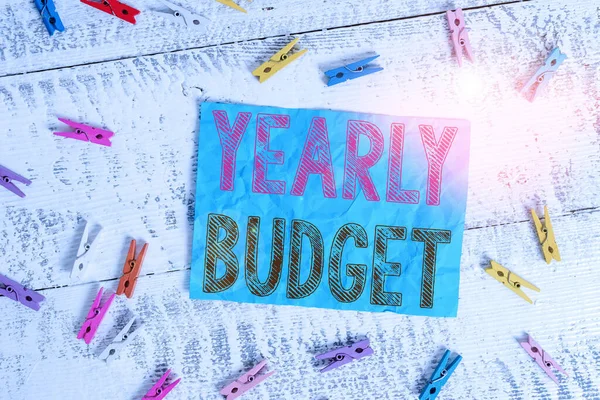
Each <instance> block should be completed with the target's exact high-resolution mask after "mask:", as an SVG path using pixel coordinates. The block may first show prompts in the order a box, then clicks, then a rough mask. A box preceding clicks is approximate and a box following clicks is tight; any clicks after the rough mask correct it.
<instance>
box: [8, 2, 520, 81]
mask: <svg viewBox="0 0 600 400" xmlns="http://www.w3.org/2000/svg"><path fill="white" fill-rule="evenodd" d="M238 1H239V2H240V5H242V6H243V7H244V8H246V9H247V10H248V14H243V13H240V12H238V11H235V10H233V9H231V8H228V7H226V6H224V5H222V4H220V3H217V2H216V1H214V0H202V1H196V2H193V1H189V0H188V1H183V2H180V4H181V5H182V6H184V7H185V8H186V9H188V10H190V11H192V12H195V13H198V14H200V15H203V16H205V17H207V18H209V19H210V20H211V23H210V25H209V26H208V28H207V31H206V33H202V32H194V31H188V30H187V29H186V28H185V27H183V26H179V25H177V24H174V23H172V22H169V21H168V20H167V19H165V18H163V17H161V16H160V14H158V13H156V12H155V11H157V10H161V11H162V10H165V9H166V8H165V7H164V6H163V5H162V3H161V2H160V1H158V0H150V1H148V0H145V1H143V2H140V1H130V2H127V1H124V3H126V4H129V5H131V6H134V7H136V8H137V9H139V10H140V11H142V14H140V15H139V16H138V17H137V21H138V22H137V24H136V25H131V24H129V23H126V22H123V21H121V20H120V19H118V18H115V17H112V16H110V15H109V14H106V13H103V12H101V11H98V10H95V9H94V8H92V7H89V6H87V5H85V4H82V3H80V2H79V1H76V0H69V1H67V0H56V1H55V4H56V6H57V9H58V12H59V15H60V16H61V19H62V21H63V23H64V25H65V27H66V30H65V32H63V33H60V32H59V33H57V34H55V35H54V36H53V37H49V36H48V33H47V31H46V28H45V27H44V25H43V24H42V21H41V18H40V16H39V13H38V11H37V9H36V8H35V5H34V4H33V2H31V1H29V0H17V1H14V2H3V5H0V15H2V18H0V76H4V75H11V74H16V73H23V72H31V71H40V70H44V69H49V68H59V67H68V66H72V65H79V64H86V63H92V62H99V61H106V60H116V59H121V58H124V57H137V56H142V55H147V54H158V53H164V52H170V51H176V50H182V49H189V48H199V47H206V46H213V45H219V44H222V43H233V42H238V41H244V40H249V39H257V38H265V37H273V36H280V35H286V34H290V33H293V32H309V31H315V30H321V29H331V28H336V27H341V26H348V25H356V24H363V23H370V22H375V21H385V20H391V19H398V18H407V17H414V16H419V15H423V14H431V13H440V12H443V11H445V10H447V9H448V8H449V7H452V6H454V7H463V8H471V7H481V6H485V5H490V4H501V3H511V2H514V1H510V0H459V1H452V2H448V1H447V0H428V1H419V2H415V1H411V0H394V1H388V0H374V1H356V0H353V1H323V0H269V1H264V0H256V1H254V2H252V3H249V2H246V1H245V0H238ZM175 3H177V2H175Z"/></svg>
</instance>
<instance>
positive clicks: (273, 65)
mask: <svg viewBox="0 0 600 400" xmlns="http://www.w3.org/2000/svg"><path fill="white" fill-rule="evenodd" d="M298 40H300V38H296V39H294V40H292V41H291V42H290V43H288V44H287V45H286V46H285V47H284V48H283V49H281V50H279V51H278V52H277V53H275V54H274V55H273V56H272V57H271V58H270V59H269V61H266V62H264V63H263V64H262V65H261V66H260V67H258V68H256V69H255V70H254V71H252V75H254V76H257V77H258V81H259V82H260V83H263V82H264V81H266V80H267V79H269V78H270V77H271V76H273V75H274V74H275V73H277V72H278V71H280V70H281V69H282V68H284V67H285V66H287V65H289V64H290V63H291V62H293V61H295V60H297V59H298V58H300V57H301V56H302V55H303V54H304V53H306V52H307V51H308V50H306V49H304V50H300V51H298V52H296V53H294V54H292V55H290V54H289V53H290V51H292V48H293V47H294V46H295V45H296V43H298Z"/></svg>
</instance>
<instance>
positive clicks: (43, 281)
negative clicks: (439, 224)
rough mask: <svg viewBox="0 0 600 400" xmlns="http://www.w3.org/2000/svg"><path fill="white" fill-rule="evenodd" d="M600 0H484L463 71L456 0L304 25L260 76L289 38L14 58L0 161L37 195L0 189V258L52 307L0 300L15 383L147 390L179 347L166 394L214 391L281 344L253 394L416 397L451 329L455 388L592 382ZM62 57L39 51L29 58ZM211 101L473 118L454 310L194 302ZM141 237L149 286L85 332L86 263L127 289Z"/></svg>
mask: <svg viewBox="0 0 600 400" xmlns="http://www.w3.org/2000/svg"><path fill="white" fill-rule="evenodd" d="M257 2H258V0H255V3H254V4H256V3H257ZM291 3H292V4H295V3H294V2H291ZM386 4H387V3H386ZM10 7H13V6H10ZM74 8H75V7H74ZM598 13H599V11H598V7H597V5H596V4H595V2H594V1H591V0H587V1H579V2H575V1H552V2H529V3H524V4H514V5H510V6H502V7H491V8H482V9H478V10H474V11H471V12H469V13H467V18H468V26H469V27H470V28H471V32H470V37H471V41H472V43H473V47H474V49H475V52H476V53H475V54H476V57H477V63H476V64H468V63H467V64H466V65H464V66H463V68H462V69H459V68H458V66H457V63H456V60H455V58H454V55H453V51H452V48H451V45H450V42H449V39H448V31H447V26H446V22H445V17H444V16H443V15H431V16H427V17H423V18H415V19H406V20H399V21H392V22H385V23H377V24H369V25H364V26H356V27H348V28H343V29H336V30H328V31H324V32H322V31H316V32H312V33H309V34H306V35H303V37H302V40H301V41H300V45H301V48H307V49H309V52H308V54H306V55H305V56H304V57H303V58H302V59H300V60H299V61H297V62H295V63H294V64H292V66H290V67H288V68H286V69H285V70H284V71H282V72H280V73H279V74H278V75H276V76H275V77H273V78H271V79H270V80H269V81H267V82H266V83H264V84H258V82H257V81H256V80H255V78H254V77H253V76H251V74H250V71H251V70H253V69H254V68H255V67H256V66H258V65H260V64H261V63H262V62H263V61H264V60H265V59H267V58H268V57H269V56H270V55H271V54H272V53H274V52H275V51H276V50H277V49H279V48H280V47H281V46H283V44H285V43H286V39H285V38H272V39H267V40H256V41H250V42H244V43H236V44H230V45H222V46H218V47H211V48H205V49H195V50H187V51H181V52H177V53H170V54H158V55H153V56H147V57H138V58H133V59H126V60H121V61H116V62H107V63H100V64H95V65H88V66H80V67H76V68H68V69H62V70H53V71H45V72H40V73H33V74H27V75H22V76H21V75H19V76H11V77H4V78H0V121H2V130H1V131H0V135H2V136H1V137H2V146H1V147H0V164H2V165H5V166H7V167H9V168H11V169H13V170H14V171H16V172H19V173H21V174H23V175H25V176H26V177H28V178H30V179H31V180H32V181H33V184H32V185H31V186H29V187H26V188H25V192H26V193H27V198H25V199H19V198H17V197H16V196H13V195H12V194H10V193H8V192H6V191H0V204H2V208H0V273H3V274H6V275H9V276H11V277H13V278H14V279H16V280H20V281H22V282H23V283H26V284H28V285H31V286H32V287H34V288H36V289H41V288H53V289H47V290H44V292H43V293H44V295H46V296H47V297H48V301H47V302H46V304H45V305H44V307H43V308H42V310H41V311H40V312H39V313H33V312H30V310H29V309H25V308H23V307H19V306H18V305H16V304H14V303H13V302H10V301H8V300H6V299H0V315H1V316H2V324H3V327H2V329H0V378H1V379H2V381H3V382H5V389H4V391H3V392H2V393H3V395H7V396H8V397H7V398H15V397H16V398H19V397H25V398H33V397H39V394H40V393H45V394H46V395H47V396H46V397H47V398H61V399H79V398H82V397H83V398H90V399H96V398H97V399H129V398H131V399H134V398H140V397H141V396H142V395H143V394H144V393H145V391H146V390H147V388H149V387H150V386H152V384H153V382H154V381H155V380H156V379H158V378H159V377H160V375H162V373H163V372H164V370H165V369H166V368H167V367H172V368H173V369H174V371H175V372H177V373H178V374H179V375H180V376H182V377H183V378H184V382H183V383H182V384H181V385H180V387H178V388H177V390H176V391H174V392H173V393H172V394H171V395H170V396H169V399H171V398H173V399H217V398H220V397H219V396H218V394H217V392H218V389H219V388H220V387H222V386H224V385H225V384H226V383H228V382H230V381H231V379H233V378H235V377H236V376H237V375H239V373H238V371H239V370H241V369H247V368H249V367H250V366H251V365H252V364H254V363H255V362H257V361H260V359H262V357H267V358H269V359H270V360H272V363H273V367H274V368H275V369H277V370H278V373H277V375H275V376H274V377H273V378H272V380H270V381H269V382H268V383H265V384H264V385H262V386H261V387H260V388H258V389H257V391H256V392H254V393H252V394H251V395H249V396H248V397H247V398H248V399H253V398H254V399H284V398H285V399H314V400H323V399H375V398H377V399H381V398H384V399H398V398H414V397H416V395H417V393H418V391H419V390H420V388H421V387H422V386H423V384H424V382H425V380H426V379H427V378H428V377H429V375H430V373H431V371H432V368H433V365H434V364H435V363H437V360H438V359H439V357H440V356H441V354H442V353H443V348H444V347H446V346H447V347H449V348H451V349H452V350H455V351H457V352H459V353H461V354H462V355H463V357H464V361H463V363H462V364H461V367H460V368H459V370H458V371H457V373H456V376H455V377H453V379H452V380H451V381H450V383H449V384H448V385H447V387H446V389H445V390H444V393H443V395H444V397H442V396H440V399H441V398H448V399H472V398H477V399H507V398H508V399H553V398H561V399H571V398H572V399H580V398H587V399H597V398H599V397H600V393H599V392H598V387H599V386H600V378H599V377H600V348H599V343H600V342H599V340H598V339H599V338H600V328H599V327H600V324H599V322H600V304H599V299H598V296H597V295H596V294H597V289H596V287H595V282H596V281H597V279H598V277H599V273H598V272H597V271H598V270H597V268H596V266H597V265H598V261H599V258H600V255H599V252H600V248H598V246H597V245H595V243H596V241H597V239H598V236H599V235H600V234H599V232H600V220H599V218H600V213H599V212H598V208H599V205H600V192H599V190H598V187H599V186H600V177H599V174H598V171H599V170H600V148H599V147H600V116H599V114H598V110H599V109H600V46H599V45H598V37H600V22H599V14H598ZM108 18H110V17H108ZM381 18H382V17H379V19H381ZM374 20H377V18H374ZM2 21H3V20H0V24H3V23H5V22H2ZM36 23H37V21H36ZM40 29H43V27H42V28H40ZM156 29H157V30H158V28H156ZM0 32H3V33H2V34H5V33H6V32H4V30H2V31H0ZM13 32H14V31H13ZM123 32H124V33H123V34H125V32H128V31H127V30H123ZM555 45H560V47H561V49H562V50H563V51H565V52H566V53H567V54H568V56H569V59H568V60H567V61H566V62H565V63H564V64H563V66H562V67H561V69H560V70H559V71H558V73H557V74H556V76H555V77H554V78H553V80H552V82H551V83H550V90H549V93H548V94H547V95H546V96H544V97H543V98H540V99H538V100H537V101H536V102H535V103H533V104H531V103H528V102H527V101H526V100H524V99H523V98H522V97H521V96H520V95H519V94H518V93H517V91H518V89H519V88H520V85H521V83H522V82H523V81H524V80H526V79H528V78H529V77H530V76H531V74H532V73H533V72H534V71H535V70H536V69H537V67H538V66H539V65H540V64H541V63H542V62H543V60H544V59H545V57H546V54H547V53H548V52H549V50H551V48H552V47H554V46H555ZM5 51H6V50H5ZM373 52H376V53H378V54H381V57H380V58H379V60H378V62H379V63H380V65H382V66H383V67H384V68H385V70H384V71H383V72H381V73H378V74H374V75H372V76H370V77H366V78H363V79H360V80H356V81H353V82H352V83H351V84H345V85H337V86H334V87H331V88H328V87H326V86H325V77H324V76H323V75H322V71H324V70H326V69H328V68H330V67H333V66H337V65H338V64H339V63H340V60H341V61H352V60H354V59H357V58H360V57H362V56H364V55H369V54H372V53H373ZM3 54H6V53H3ZM123 56H127V54H121V53H119V57H123ZM81 57H82V58H81V59H82V60H87V61H91V60H92V59H93V58H90V57H93V55H90V53H88V54H87V55H85V56H84V55H81ZM26 58H27V57H26ZM51 58H52V57H50V55H49V54H47V53H43V55H42V53H40V55H39V56H36V57H35V59H33V58H31V57H30V58H29V59H30V61H31V64H30V65H29V66H28V67H27V68H32V69H36V67H34V65H36V64H35V63H39V64H37V65H41V64H44V63H52V62H56V61H55V60H54V59H51ZM71 60H76V59H71ZM75 63H77V62H76V61H75ZM47 66H48V64H45V67H47ZM45 67H44V68H45ZM0 68H1V67H0ZM11 68H12V67H11ZM204 100H211V101H228V102H244V103H250V104H266V105H277V106H284V107H306V108H331V109H340V110H354V111H362V112H377V113H384V114H395V115H422V116H436V117H441V116H444V117H461V118H467V119H469V120H471V122H472V145H471V157H470V160H471V161H470V163H471V165H470V177H469V179H470V182H469V203H468V208H467V222H466V227H467V231H466V232H465V242H464V247H463V260H462V266H461V280H462V282H461V289H460V299H461V300H460V308H459V317H458V318H457V319H426V318H419V317H405V316H399V315H392V314H383V315H381V314H369V313H356V312H337V311H327V310H315V309H305V308H296V307H269V306H254V305H239V304H229V303H220V302H199V301H190V300H188V287H187V285H188V281H189V271H188V270H187V269H188V268H189V264H190V253H191V249H190V247H191V233H192V221H193V207H194V198H195V196H197V195H202V193H195V180H196V179H195V175H196V172H197V171H196V157H197V156H196V154H197V152H198V148H200V151H202V142H201V141H200V142H199V141H198V132H197V131H198V122H197V119H198V107H199V105H200V104H201V103H202V101H204ZM57 116H61V117H66V118H70V119H74V120H80V121H85V122H87V123H90V124H94V125H98V126H102V127H105V128H108V129H111V130H113V131H115V132H116V136H115V137H114V138H113V143H114V144H113V147H111V148H101V147H99V146H93V145H89V144H86V143H83V142H79V141H74V140H68V139H64V138H59V137H55V136H53V135H52V131H55V130H57V129H58V128H59V127H60V128H61V129H62V128H63V127H64V126H63V125H62V124H60V122H59V121H58V120H57V119H56V117H57ZM543 204H548V205H549V207H550V212H551V215H552V217H553V223H554V228H555V231H556V234H557V241H558V245H559V247H560V250H561V253H562V256H563V259H564V261H563V262H562V263H558V264H553V265H551V266H547V265H546V264H545V263H544V261H543V258H542V255H541V253H540V249H539V246H538V245H537V240H536V238H535V233H534V230H533V225H532V223H531V222H530V221H529V220H530V217H529V208H530V207H535V208H537V210H538V212H541V211H542V205H543ZM83 218H85V219H88V220H91V221H94V222H97V223H101V224H102V225H103V226H104V230H103V237H102V241H101V242H100V247H101V256H100V257H99V259H98V261H97V263H96V266H95V268H94V269H93V270H92V271H91V273H90V274H89V276H88V277H87V279H86V282H84V283H85V284H76V283H72V282H71V281H70V279H69V277H68V276H69V272H70V268H71V266H72V262H73V259H74V257H75V253H76V249H77V245H78V240H79V236H80V235H81V232H82V230H83V225H82V221H81V220H82V219H83ZM131 238H136V239H139V240H140V241H142V242H144V241H148V242H149V243H150V249H149V254H148V256H147V259H146V262H145V264H144V269H143V271H142V274H143V275H144V276H143V277H142V279H141V281H140V283H139V285H138V288H137V294H136V296H135V298H134V299H133V300H132V301H130V302H125V301H124V300H121V299H120V300H119V301H118V302H117V303H116V305H117V306H116V307H114V309H112V310H111V313H110V316H109V319H108V320H107V323H106V324H104V325H103V326H102V327H101V329H100V331H99V332H98V336H97V339H96V341H95V342H93V343H92V345H91V346H90V347H89V348H88V347H87V346H86V345H85V344H84V343H83V342H78V341H77V340H76V339H75V336H76V332H77V330H78V329H79V326H80V325H81V322H82V321H83V319H84V317H85V314H86V313H87V310H88V309H89V305H90V304H91V301H92V300H93V297H94V296H95V293H96V291H97V289H98V286H99V284H98V283H93V282H94V281H97V280H101V281H103V283H102V284H103V285H105V286H106V287H107V288H110V289H114V288H116V285H117V281H116V279H117V278H118V277H119V276H120V272H121V269H122V266H123V261H124V260H123V257H124V255H125V253H126V249H127V246H128V244H129V240H130V239H131ZM489 258H491V259H494V260H496V261H498V262H500V263H502V264H503V265H504V266H506V267H507V268H510V269H512V270H514V271H515V272H516V273H518V274H519V275H521V276H523V277H525V278H526V279H527V280H529V281H530V282H532V283H534V284H536V285H537V286H539V287H540V288H541V289H542V292H541V293H540V294H534V295H532V297H534V298H536V299H537V303H536V305H535V306H530V305H528V304H527V303H525V302H523V301H522V300H521V299H520V298H519V297H518V296H516V295H513V294H512V293H511V292H510V291H508V290H507V289H506V288H504V287H502V285H500V284H499V283H498V282H496V281H495V280H493V279H491V278H490V277H489V276H487V274H485V273H484V272H483V270H482V267H483V266H484V265H486V264H487V262H488V260H489ZM166 272H170V273H166ZM152 274H153V275H152ZM126 307H129V308H131V311H132V312H134V313H136V314H138V315H139V316H140V317H141V319H142V320H143V322H144V323H145V324H146V327H145V331H144V333H143V334H142V335H141V337H140V338H138V339H136V341H135V343H134V345H133V346H131V348H129V349H127V351H126V352H125V354H124V356H122V357H121V359H120V360H119V361H117V362H115V363H114V364H113V365H112V366H111V367H109V368H107V367H104V366H102V364H101V363H99V362H98V361H97V360H95V356H97V355H98V354H99V353H100V351H101V350H102V348H103V346H105V345H106V344H107V343H108V341H109V340H110V339H111V338H112V336H114V334H116V333H117V332H118V330H119V327H120V326H122V325H123V324H124V323H125V320H126V316H127V312H128V311H127V309H126ZM115 321H116V323H113V322H115ZM524 332H528V333H530V334H532V335H533V337H534V338H536V340H537V341H538V342H540V344H541V345H542V346H543V347H544V348H545V349H546V350H547V351H548V352H549V353H550V354H551V355H552V356H553V357H554V358H555V359H556V360H557V361H558V362H559V363H560V364H561V365H562V366H563V367H564V368H565V369H566V370H567V371H568V372H569V373H570V375H571V377H570V378H569V379H568V380H563V381H561V385H560V387H557V386H555V385H554V383H552V382H551V381H550V380H549V379H548V378H547V377H546V376H545V374H544V373H543V371H541V370H540V369H539V367H538V366H537V365H536V364H535V363H534V362H533V361H532V360H531V359H530V358H529V357H528V356H527V355H526V354H525V352H523V351H522V350H521V348H520V347H519V346H518V344H517V343H516V341H515V337H521V336H522V335H523V333H524ZM363 336H368V337H369V338H371V340H372V343H373V347H374V349H375V352H376V356H375V357H371V358H370V359H368V360H365V361H364V362H361V363H360V364H355V365H352V366H349V367H348V368H346V369H344V370H339V371H336V372H332V373H330V374H328V375H323V376H321V375H319V374H318V373H317V372H315V371H316V367H315V364H314V362H313V360H312V356H313V355H314V354H315V353H318V352H320V351H322V350H325V349H327V348H331V347H335V346H337V345H342V344H346V343H347V342H349V341H352V340H354V339H356V338H361V337H363ZM1 397H2V396H0V398H1ZM244 398H246V397H244Z"/></svg>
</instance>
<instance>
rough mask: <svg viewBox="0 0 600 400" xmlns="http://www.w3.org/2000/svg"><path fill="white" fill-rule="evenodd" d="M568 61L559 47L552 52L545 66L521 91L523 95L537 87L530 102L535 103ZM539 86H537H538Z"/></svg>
mask: <svg viewBox="0 0 600 400" xmlns="http://www.w3.org/2000/svg"><path fill="white" fill-rule="evenodd" d="M566 59H567V55H566V54H564V53H562V52H561V51H560V49H559V48H558V47H557V48H555V49H554V50H552V53H550V55H549V56H548V58H547V59H546V62H545V63H544V65H542V66H541V67H540V68H539V69H538V70H537V72H536V73H535V75H533V76H532V77H531V79H530V80H529V81H527V83H526V84H525V86H523V88H522V89H521V94H524V93H527V92H529V91H530V90H531V88H532V87H533V86H534V85H535V88H534V89H533V94H532V95H531V98H530V99H529V101H534V100H535V98H536V97H537V95H538V94H540V93H542V92H543V91H544V90H545V89H546V87H547V86H548V82H549V81H550V78H552V77H553V76H554V73H555V72H556V71H557V70H558V67H560V65H561V64H562V63H563V61H565V60H566ZM536 84H537V85H536Z"/></svg>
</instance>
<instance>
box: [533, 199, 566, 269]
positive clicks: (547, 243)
mask: <svg viewBox="0 0 600 400" xmlns="http://www.w3.org/2000/svg"><path fill="white" fill-rule="evenodd" d="M531 218H533V223H534V224H535V230H536V232H537V235H538V239H539V241H540V244H541V245H542V252H543V253H544V259H545V260H546V264H550V262H551V261H552V260H553V259H554V260H556V261H560V260H561V258H560V252H559V251H558V245H557V244H556V238H555V237H554V229H553V228H552V221H550V215H549V214H548V206H544V225H542V222H541V221H540V219H539V218H538V216H537V214H536V213H535V210H533V209H532V210H531Z"/></svg>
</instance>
